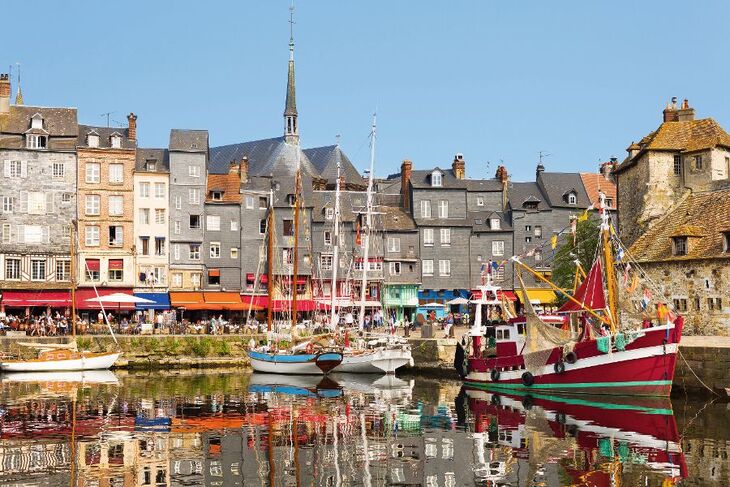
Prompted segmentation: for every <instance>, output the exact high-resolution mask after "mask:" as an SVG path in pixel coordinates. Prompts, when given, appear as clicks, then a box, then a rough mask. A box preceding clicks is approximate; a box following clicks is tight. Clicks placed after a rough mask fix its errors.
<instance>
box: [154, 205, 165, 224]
mask: <svg viewBox="0 0 730 487" xmlns="http://www.w3.org/2000/svg"><path fill="white" fill-rule="evenodd" d="M166 213H167V212H166V211H165V209H164V208H155V225H164V224H165V223H166V222H167V218H166Z"/></svg>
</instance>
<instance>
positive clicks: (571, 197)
mask: <svg viewBox="0 0 730 487" xmlns="http://www.w3.org/2000/svg"><path fill="white" fill-rule="evenodd" d="M577 203H578V197H577V196H576V195H575V193H569V194H568V204H569V205H575V204H577Z"/></svg>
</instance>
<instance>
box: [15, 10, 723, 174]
mask: <svg viewBox="0 0 730 487" xmlns="http://www.w3.org/2000/svg"><path fill="white" fill-rule="evenodd" d="M288 6H289V3H288V2H287V1H286V0H267V1H257V2H253V1H245V2H244V1H236V2H227V3H226V4H225V5H223V4H222V3H221V2H202V1H176V2H162V1H149V0H148V1H136V0H125V1H123V2H113V3H106V2H82V1H64V2H58V1H36V2H32V3H29V2H20V1H15V2H8V3H7V4H5V5H4V6H3V18H4V19H5V21H4V22H3V42H2V49H1V50H0V66H2V65H4V66H7V65H9V64H11V63H13V64H14V63H15V62H21V63H22V70H23V90H24V95H25V100H26V103H27V104H36V105H46V106H75V107H78V109H79V121H80V122H82V123H87V124H104V123H105V122H104V119H103V118H102V117H101V116H100V114H101V113H104V112H110V111H111V112H114V113H113V115H112V118H113V119H114V120H117V121H123V122H125V123H126V118H125V114H126V113H128V112H130V111H134V112H135V113H137V114H138V116H139V120H138V124H139V138H140V144H141V146H144V147H156V146H166V145H167V139H168V135H169V130H170V129H171V128H199V129H208V130H209V131H210V139H211V143H212V144H214V145H221V144H228V143H233V142H239V141H244V140H255V139H259V138H267V137H274V136H278V135H280V134H281V133H282V130H283V121H282V112H283V107H284V93H285V84H286V62H287V55H288V53H287V44H288V41H289V39H288V38H289V32H288V31H289V25H288V23H287V19H288ZM728 19H730V2H727V1H724V0H717V1H702V2H687V1H674V0H671V1H670V0H661V1H659V0H657V1H645V0H642V1H636V0H632V1H610V2H609V1H604V2H599V1H585V0H572V1H551V2H549V1H544V0H541V1H521V2H510V1H448V2H445V1H439V2H437V1H430V0H422V1H418V2H417V1H404V0H398V1H394V0H370V1H361V2H357V3H356V2H352V1H342V0H317V1H312V0H309V1H304V0H299V1H298V2H297V5H296V22H297V24H296V27H295V37H296V45H297V47H296V63H297V101H298V108H299V114H300V131H301V135H302V143H303V145H304V146H305V147H313V146H319V145H328V144H332V143H334V142H335V135H336V134H341V136H342V139H341V142H342V145H343V148H344V149H345V150H346V151H347V152H348V154H350V157H351V158H352V159H353V162H355V164H356V166H357V167H358V168H360V169H362V168H364V167H365V165H366V164H367V160H368V150H367V145H366V138H367V134H368V131H369V125H370V117H371V114H372V112H373V109H374V108H375V107H377V109H378V131H379V139H378V153H377V164H376V173H377V174H378V175H384V174H386V173H389V172H394V171H396V170H398V168H399V166H400V161H401V160H402V159H404V158H410V159H412V160H413V161H414V165H415V167H416V168H426V167H433V166H436V165H439V166H441V167H446V166H448V165H450V163H451V160H452V159H453V155H454V154H455V153H456V152H462V153H464V157H465V159H466V161H467V175H468V176H471V177H487V176H488V177H492V176H493V175H494V170H495V169H496V166H497V165H498V164H499V161H500V159H502V160H504V163H505V164H506V165H507V167H508V169H509V171H510V173H512V174H513V177H514V180H520V179H522V180H525V179H528V180H529V179H531V178H533V177H534V167H535V164H536V161H537V154H538V151H540V150H543V151H547V152H549V153H551V154H552V155H551V156H550V157H548V158H547V159H546V160H545V161H546V165H547V167H548V170H553V171H585V170H592V169H594V168H595V166H596V163H597V161H598V160H599V159H604V160H605V159H606V158H608V157H610V156H612V155H615V156H617V157H619V158H623V157H624V155H625V151H624V149H625V148H626V147H627V146H628V144H629V143H630V142H631V141H632V140H637V139H639V138H640V137H642V136H643V135H645V134H646V133H647V132H649V131H650V130H653V129H655V128H656V126H657V125H658V124H659V122H660V120H661V110H662V108H663V106H664V105H665V104H666V102H667V101H668V100H669V98H670V97H671V96H677V97H679V98H680V100H681V99H682V98H689V100H690V103H691V105H692V106H694V107H695V108H696V110H697V114H698V116H700V117H706V116H712V117H714V118H715V119H716V120H718V121H719V122H720V123H721V124H722V125H723V126H724V127H725V128H726V129H730V95H729V94H730V90H729V89H728V81H729V80H730V63H728V62H727V60H728V53H729V52H730V49H728V47H730V41H729V40H728V39H729V38H730V36H728V29H727V25H728V24H727V22H728ZM6 70H7V68H5V69H3V71H6ZM487 161H490V162H491V164H490V166H489V169H488V170H487V166H486V165H487Z"/></svg>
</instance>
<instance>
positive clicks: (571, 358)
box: [565, 352, 578, 365]
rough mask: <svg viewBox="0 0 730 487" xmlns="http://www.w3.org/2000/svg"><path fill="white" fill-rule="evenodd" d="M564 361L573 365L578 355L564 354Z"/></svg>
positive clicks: (572, 353)
mask: <svg viewBox="0 0 730 487" xmlns="http://www.w3.org/2000/svg"><path fill="white" fill-rule="evenodd" d="M565 361H566V362H568V363H569V364H570V365H573V364H574V363H576V362H577V361H578V355H577V354H576V353H575V352H568V353H566V354H565Z"/></svg>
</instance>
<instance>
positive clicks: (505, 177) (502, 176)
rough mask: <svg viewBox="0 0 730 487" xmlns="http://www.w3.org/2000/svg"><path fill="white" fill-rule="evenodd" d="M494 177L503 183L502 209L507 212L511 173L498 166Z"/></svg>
mask: <svg viewBox="0 0 730 487" xmlns="http://www.w3.org/2000/svg"><path fill="white" fill-rule="evenodd" d="M494 177H495V178H496V179H497V180H498V181H499V182H500V183H502V209H503V210H506V209H507V203H509V195H508V194H507V189H508V187H509V173H507V168H506V167H504V166H497V172H496V174H495V175H494Z"/></svg>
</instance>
